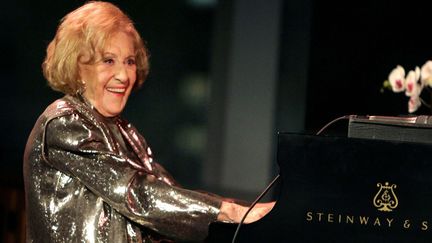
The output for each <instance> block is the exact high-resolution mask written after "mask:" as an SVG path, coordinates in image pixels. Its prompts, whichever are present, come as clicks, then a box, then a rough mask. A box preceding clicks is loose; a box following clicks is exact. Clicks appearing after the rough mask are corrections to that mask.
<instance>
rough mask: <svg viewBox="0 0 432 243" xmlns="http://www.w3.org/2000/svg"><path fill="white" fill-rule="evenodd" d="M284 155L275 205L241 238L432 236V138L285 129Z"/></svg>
mask: <svg viewBox="0 0 432 243" xmlns="http://www.w3.org/2000/svg"><path fill="white" fill-rule="evenodd" d="M430 141H432V139H431V140H430ZM277 161H278V165H279V169H280V176H281V178H280V179H279V182H278V183H279V185H278V188H279V192H278V196H277V202H276V204H275V206H274V208H273V209H272V211H271V212H269V213H268V214H267V215H266V216H265V217H263V218H262V219H260V220H259V221H257V222H254V223H251V224H245V225H242V227H241V228H240V231H239V233H238V236H237V239H236V242H248V243H250V242H263V243H266V242H271V243H274V242H335V243H337V242H344V243H346V242H392V243H393V242H432V144H430V143H424V142H422V143H417V142H407V141H388V140H387V141H386V140H380V139H365V138H348V137H324V136H310V135H300V134H290V133H280V134H279V135H278V155H277ZM236 227H237V225H236V224H223V223H214V224H211V225H210V229H209V236H208V238H207V239H206V242H217V243H223V242H231V241H232V238H233V235H234V232H235V229H236Z"/></svg>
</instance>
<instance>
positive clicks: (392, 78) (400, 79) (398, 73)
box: [388, 65, 405, 93]
mask: <svg viewBox="0 0 432 243" xmlns="http://www.w3.org/2000/svg"><path fill="white" fill-rule="evenodd" d="M388 80H389V82H390V85H391V87H392V90H393V92H395V93H399V92H402V91H404V90H405V69H404V68H403V67H402V66H400V65H397V66H396V68H394V69H393V70H392V71H391V72H390V74H389V76H388Z"/></svg>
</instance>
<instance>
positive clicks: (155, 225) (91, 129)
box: [44, 114, 221, 240]
mask: <svg viewBox="0 0 432 243" xmlns="http://www.w3.org/2000/svg"><path fill="white" fill-rule="evenodd" d="M44 145H45V148H44V157H45V161H46V162H47V163H49V164H50V165H51V166H53V167H55V168H56V169H58V170H59V171H61V172H62V173H65V174H67V175H69V176H70V177H72V178H74V179H77V180H79V181H80V182H81V183H82V184H83V185H84V186H85V187H87V188H88V189H89V190H90V191H92V192H93V193H94V194H95V195H97V196H99V197H101V198H102V200H103V201H104V202H106V203H107V204H108V205H110V206H111V207H113V208H114V209H115V210H117V211H118V212H120V213H121V214H122V215H124V216H125V217H127V218H129V219H130V220H132V221H134V222H136V223H138V224H141V225H143V226H145V227H147V228H149V229H151V230H154V231H156V232H158V233H160V234H162V235H165V236H168V237H170V238H173V239H181V240H200V239H203V238H205V236H206V234H207V230H208V224H209V223H210V222H213V221H215V220H216V217H217V215H218V213H219V207H220V203H221V201H220V200H221V199H220V198H218V197H213V196H209V195H206V194H205V193H200V192H197V191H192V190H186V189H183V188H180V187H177V186H175V185H170V184H169V183H166V182H164V181H163V180H161V179H160V175H159V176H158V175H153V174H150V173H148V172H145V171H140V170H138V169H136V168H134V167H133V166H131V165H130V164H131V163H129V162H128V160H130V159H131V158H128V157H126V156H124V155H123V156H122V155H119V154H118V153H116V152H115V151H113V149H112V148H110V144H109V141H108V140H107V137H106V135H105V134H103V132H101V131H100V130H99V129H98V127H97V126H95V125H94V124H93V123H92V122H90V121H86V120H85V119H84V118H82V117H80V116H79V114H71V115H65V116H61V117H57V118H54V119H52V120H51V121H50V122H49V123H48V124H47V126H46V129H45V139H44ZM161 170H162V169H161ZM156 171H157V170H156Z"/></svg>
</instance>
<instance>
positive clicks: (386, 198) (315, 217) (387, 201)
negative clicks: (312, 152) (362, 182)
mask: <svg viewBox="0 0 432 243" xmlns="http://www.w3.org/2000/svg"><path fill="white" fill-rule="evenodd" d="M376 185H377V187H378V191H377V192H375V194H373V195H374V197H373V203H372V204H373V206H374V207H375V208H376V209H377V210H378V211H380V212H385V214H377V215H355V214H350V213H346V212H345V213H338V212H337V211H336V210H334V209H331V211H330V210H328V211H327V212H326V211H325V210H321V211H317V210H309V211H307V212H306V221H308V222H314V223H326V224H349V225H357V226H373V227H378V228H381V227H385V228H393V227H396V228H398V227H399V228H402V229H410V228H414V229H419V230H421V231H427V230H428V229H429V223H428V221H427V220H424V219H411V218H402V217H398V215H394V213H395V212H394V210H395V209H396V208H397V207H398V205H399V199H398V197H397V196H396V194H397V192H396V188H397V185H396V184H391V183H389V182H385V183H384V184H382V183H377V184H376ZM359 211H361V210H359Z"/></svg>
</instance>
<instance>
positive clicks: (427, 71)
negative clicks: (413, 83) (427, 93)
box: [420, 60, 432, 87]
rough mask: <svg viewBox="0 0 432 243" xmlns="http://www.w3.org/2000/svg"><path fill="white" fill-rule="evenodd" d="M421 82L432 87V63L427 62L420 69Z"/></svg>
mask: <svg viewBox="0 0 432 243" xmlns="http://www.w3.org/2000/svg"><path fill="white" fill-rule="evenodd" d="M420 74H421V82H422V84H423V85H429V87H432V61H431V60H429V61H427V62H426V63H425V64H423V66H422V67H421V73H420Z"/></svg>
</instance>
